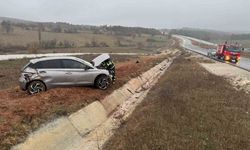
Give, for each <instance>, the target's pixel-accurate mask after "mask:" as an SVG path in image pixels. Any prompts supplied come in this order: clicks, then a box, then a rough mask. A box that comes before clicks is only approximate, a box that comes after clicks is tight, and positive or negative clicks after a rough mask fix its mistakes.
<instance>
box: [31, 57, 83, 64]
mask: <svg viewBox="0 0 250 150" xmlns="http://www.w3.org/2000/svg"><path fill="white" fill-rule="evenodd" d="M55 59H71V60H77V61H81V62H86V61H84V60H82V59H80V58H77V57H73V56H58V57H42V58H36V59H31V60H30V62H31V63H33V64H34V63H37V62H40V61H46V60H55Z"/></svg>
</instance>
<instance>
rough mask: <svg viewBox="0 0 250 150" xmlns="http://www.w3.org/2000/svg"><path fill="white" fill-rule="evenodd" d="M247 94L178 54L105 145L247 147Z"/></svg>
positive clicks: (130, 148) (131, 148) (160, 149)
mask: <svg viewBox="0 0 250 150" xmlns="http://www.w3.org/2000/svg"><path fill="white" fill-rule="evenodd" d="M218 83H219V84H218ZM249 100H250V95H249V94H246V93H245V92H244V91H237V90H235V89H234V87H232V85H231V84H230V83H229V82H228V81H227V80H226V79H225V78H223V77H219V76H215V75H213V74H211V73H209V72H208V71H206V70H205V69H204V68H202V67H201V66H200V65H199V64H198V63H197V60H196V59H192V58H190V57H189V58H187V59H185V58H184V56H182V57H180V58H178V59H176V60H175V61H174V63H173V65H172V66H171V67H170V68H169V70H168V71H167V72H166V74H165V75H163V77H162V78H161V79H160V81H159V82H158V84H157V85H156V86H155V87H154V88H153V89H152V90H151V91H150V92H149V95H148V96H147V97H146V99H145V100H144V101H143V102H142V104H141V105H139V106H138V107H137V109H136V110H135V111H134V112H133V114H132V115H131V116H130V118H129V119H128V120H127V121H124V123H123V125H122V127H121V128H120V129H118V130H117V131H116V133H115V135H114V136H113V137H112V138H111V139H110V140H109V141H108V142H107V143H106V145H105V147H104V149H105V150H110V149H112V150H116V149H119V150H138V149H144V150H153V149H157V150H166V149H192V150H193V149H197V150H200V149H250V142H249V139H250V127H249V124H250V116H249V112H250V107H249Z"/></svg>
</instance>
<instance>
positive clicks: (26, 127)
mask: <svg viewBox="0 0 250 150" xmlns="http://www.w3.org/2000/svg"><path fill="white" fill-rule="evenodd" d="M163 59H164V58H163V57H160V56H158V57H154V56H144V57H138V58H126V59H124V58H122V57H121V58H120V60H122V62H117V63H116V68H117V81H116V84H115V85H113V86H112V87H110V88H109V89H108V90H106V91H101V90H98V89H95V88H93V87H71V88H56V89H52V90H48V91H47V92H44V93H41V94H38V95H34V96H30V95H27V94H26V93H25V92H23V91H20V90H19V88H18V87H16V88H10V89H7V90H2V91H0V97H1V99H0V133H1V134H0V147H1V148H0V149H9V148H10V147H11V146H13V145H14V144H17V143H20V142H22V141H23V140H24V139H25V138H26V137H27V135H28V134H29V133H30V132H31V131H33V130H35V129H37V128H38V127H39V126H40V125H41V124H43V123H46V122H48V121H50V120H53V119H55V118H57V117H59V116H65V115H69V114H70V113H72V112H75V111H77V110H79V109H80V108H82V107H84V106H86V105H87V104H89V103H91V102H93V101H95V100H101V99H103V98H104V97H105V96H106V95H108V94H110V93H111V92H112V91H113V90H114V89H117V88H119V87H121V86H122V85H123V84H124V83H126V82H127V81H129V79H131V78H133V77H136V76H138V75H140V74H141V73H142V72H144V71H146V70H148V69H150V68H151V67H153V66H154V65H156V64H157V63H159V62H160V61H162V60H163ZM118 60H119V59H118V58H117V61H118ZM138 62H139V63H138Z"/></svg>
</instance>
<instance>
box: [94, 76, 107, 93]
mask: <svg viewBox="0 0 250 150" xmlns="http://www.w3.org/2000/svg"><path fill="white" fill-rule="evenodd" d="M109 84H110V81H109V78H108V77H107V76H106V75H101V76H99V77H98V78H97V79H96V81H95V86H96V87H97V88H98V89H101V90H106V89H107V88H108V87H109Z"/></svg>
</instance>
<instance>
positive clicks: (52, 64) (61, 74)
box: [36, 59, 73, 86]
mask: <svg viewBox="0 0 250 150" xmlns="http://www.w3.org/2000/svg"><path fill="white" fill-rule="evenodd" d="M36 68H37V71H38V74H39V76H40V77H41V79H42V80H43V81H44V82H45V83H46V85H47V86H59V85H71V84H73V83H71V81H70V78H68V75H67V72H66V71H65V69H64V68H63V67H62V64H61V61H60V59H54V60H46V61H41V62H38V63H37V64H36Z"/></svg>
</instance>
